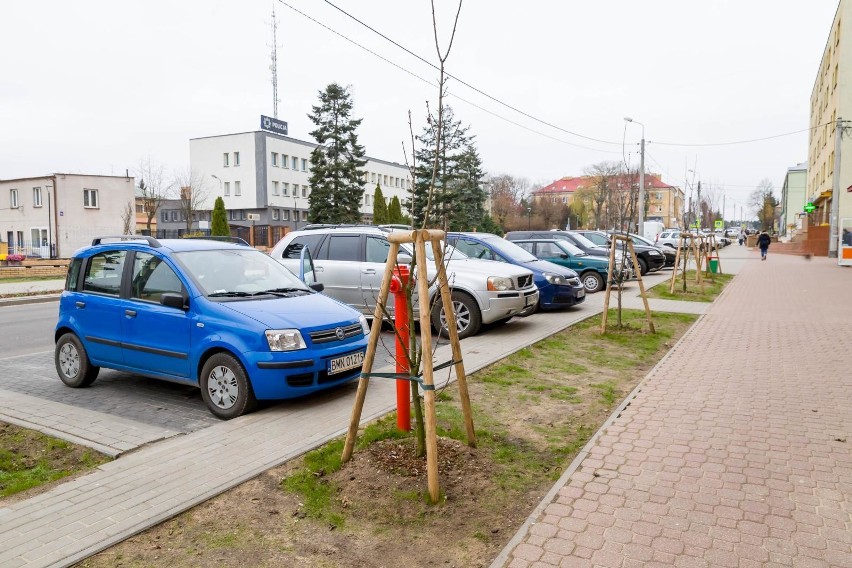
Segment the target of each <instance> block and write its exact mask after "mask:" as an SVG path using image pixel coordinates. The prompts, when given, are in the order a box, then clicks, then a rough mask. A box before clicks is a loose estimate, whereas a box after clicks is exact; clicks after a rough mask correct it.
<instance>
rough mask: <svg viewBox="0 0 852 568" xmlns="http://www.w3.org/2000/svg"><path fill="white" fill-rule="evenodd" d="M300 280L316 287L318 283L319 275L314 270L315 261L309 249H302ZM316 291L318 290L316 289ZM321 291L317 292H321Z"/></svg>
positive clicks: (300, 255)
mask: <svg viewBox="0 0 852 568" xmlns="http://www.w3.org/2000/svg"><path fill="white" fill-rule="evenodd" d="M299 280H301V281H302V282H304V283H305V284H307V285H308V286H310V287H311V288H313V287H314V284H316V283H317V273H316V271H315V270H314V259H313V257H311V251H310V250H309V249H308V247H302V252H300V253H299ZM314 290H316V288H314ZM320 291H321V290H317V292H320Z"/></svg>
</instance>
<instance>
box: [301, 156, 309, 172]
mask: <svg viewBox="0 0 852 568" xmlns="http://www.w3.org/2000/svg"><path fill="white" fill-rule="evenodd" d="M302 171H303V172H306V171H308V161H307V160H306V159H304V158H302Z"/></svg>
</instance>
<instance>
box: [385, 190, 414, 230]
mask: <svg viewBox="0 0 852 568" xmlns="http://www.w3.org/2000/svg"><path fill="white" fill-rule="evenodd" d="M388 223H393V224H402V225H410V224H411V218H409V217H407V216H405V215H403V214H402V203H400V201H399V197H397V196H396V195H394V196H393V199H391V202H390V205H389V206H388Z"/></svg>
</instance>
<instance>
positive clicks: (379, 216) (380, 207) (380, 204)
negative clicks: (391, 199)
mask: <svg viewBox="0 0 852 568" xmlns="http://www.w3.org/2000/svg"><path fill="white" fill-rule="evenodd" d="M386 223H390V221H388V204H387V202H386V201H385V196H384V195H383V194H382V188H381V186H380V185H379V184H376V193H375V194H374V195H373V224H374V225H384V224H386Z"/></svg>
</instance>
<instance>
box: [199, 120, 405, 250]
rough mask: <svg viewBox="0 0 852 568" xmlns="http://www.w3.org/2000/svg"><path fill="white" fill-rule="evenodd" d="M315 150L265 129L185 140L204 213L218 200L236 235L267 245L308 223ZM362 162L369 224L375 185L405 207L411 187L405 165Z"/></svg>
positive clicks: (364, 211) (309, 144) (364, 208)
mask: <svg viewBox="0 0 852 568" xmlns="http://www.w3.org/2000/svg"><path fill="white" fill-rule="evenodd" d="M316 146H317V145H316V144H315V143H313V142H306V141H303V140H298V139H296V138H291V137H289V136H284V135H282V134H277V133H273V132H267V131H264V130H258V131H253V132H242V133H237V134H223V135H217V136H207V137H202V138H193V139H191V140H190V141H189V154H190V164H191V168H192V170H193V171H194V172H196V173H197V174H198V175H199V176H201V178H202V179H203V180H204V189H205V191H206V193H207V194H208V201H209V203H208V204H207V208H209V209H212V207H213V202H214V201H215V199H216V197H217V196H221V197H222V198H223V200H224V202H225V209H226V210H227V211H228V215H229V217H228V222H229V224H230V225H231V228H232V230H234V232H235V233H236V234H238V235H239V236H241V237H243V238H245V239H246V240H248V241H250V242H252V243H254V244H257V245H266V246H272V245H274V244H275V243H276V242H278V240H279V239H280V238H281V237H282V236H284V234H285V233H286V232H288V231H290V230H294V229H298V228H299V226H300V225H301V226H304V225H305V224H306V223H307V222H308V208H309V201H308V198H309V196H310V192H311V188H310V185H309V184H308V178H309V176H310V155H311V151H312V150H313V149H314V148H315V147H316ZM365 159H366V160H367V163H366V165H365V166H364V167H363V168H362V170H363V172H364V178H363V183H364V197H363V199H362V201H361V206H360V208H359V211H360V213H361V217H362V218H363V219H364V221H365V222H369V221H370V220H371V219H372V213H373V197H374V194H375V190H376V186H377V185H378V186H379V187H381V190H382V195H383V196H384V198H385V199H386V200H387V201H388V203H390V200H391V199H392V198H393V197H394V196H396V197H398V198H399V199H400V201H401V202H403V203H404V202H405V201H406V200H407V199H408V195H407V192H408V191H409V190H410V189H411V185H412V182H411V177H410V175H409V171H408V168H407V167H406V166H405V165H402V164H398V163H394V162H389V161H385V160H380V159H377V158H371V157H366V158H365Z"/></svg>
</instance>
